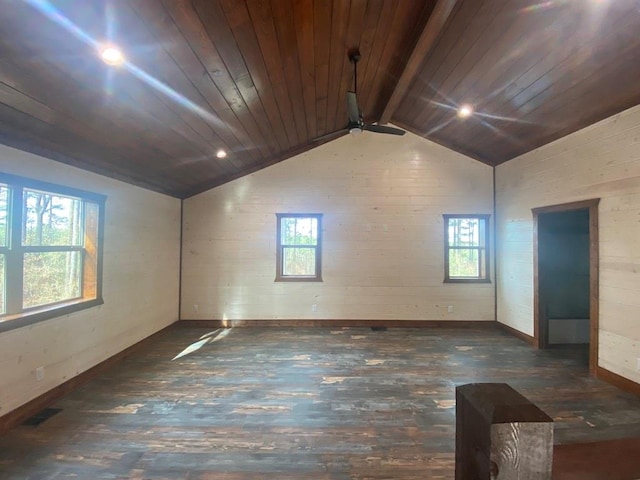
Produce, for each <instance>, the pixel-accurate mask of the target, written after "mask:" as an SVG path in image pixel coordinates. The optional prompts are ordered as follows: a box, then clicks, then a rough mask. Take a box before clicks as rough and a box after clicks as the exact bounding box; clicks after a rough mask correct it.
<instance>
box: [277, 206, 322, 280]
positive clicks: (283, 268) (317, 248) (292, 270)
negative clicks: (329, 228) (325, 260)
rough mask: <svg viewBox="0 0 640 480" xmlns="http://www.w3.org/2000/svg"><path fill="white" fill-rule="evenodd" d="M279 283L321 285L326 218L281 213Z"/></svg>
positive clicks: (278, 214)
mask: <svg viewBox="0 0 640 480" xmlns="http://www.w3.org/2000/svg"><path fill="white" fill-rule="evenodd" d="M276 219H277V225H278V226H277V242H276V243H277V252H276V258H277V259H276V281H277V282H286V281H293V282H296V281H297V282H304V281H307V282H321V281H322V275H321V265H322V262H321V259H322V250H321V239H320V232H321V229H322V226H321V225H322V215H321V214H317V213H314V214H311V213H277V214H276Z"/></svg>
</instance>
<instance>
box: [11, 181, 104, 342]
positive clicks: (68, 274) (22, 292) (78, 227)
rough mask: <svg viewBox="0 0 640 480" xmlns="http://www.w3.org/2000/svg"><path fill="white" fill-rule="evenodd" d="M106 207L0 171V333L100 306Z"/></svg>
mask: <svg viewBox="0 0 640 480" xmlns="http://www.w3.org/2000/svg"><path fill="white" fill-rule="evenodd" d="M104 203H105V197H104V196H102V195H98V194H93V193H89V192H85V191H81V190H77V189H72V188H68V187H63V186H59V185H53V184H49V183H44V182H39V181H35V180H30V179H27V178H23V177H17V176H14V175H7V174H1V173H0V330H4V329H7V328H14V327H17V326H21V325H24V324H28V323H33V322H35V321H40V320H44V319H46V318H51V317H54V316H59V315H62V314H65V313H70V312H73V311H76V310H80V309H82V308H87V307H90V306H94V305H98V304H100V303H102V299H101V282H100V273H101V264H102V259H101V256H102V242H101V238H102V232H101V230H102V224H103V212H104Z"/></svg>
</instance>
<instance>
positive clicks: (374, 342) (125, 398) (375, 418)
mask: <svg viewBox="0 0 640 480" xmlns="http://www.w3.org/2000/svg"><path fill="white" fill-rule="evenodd" d="M218 333H219V332H217V333H215V332H208V331H207V330H203V329H198V328H179V327H176V328H173V329H172V330H170V332H169V334H167V335H165V336H163V337H160V338H158V339H157V341H154V342H153V343H152V344H150V345H148V346H147V347H145V348H144V349H143V350H141V351H140V352H139V353H137V354H135V355H134V356H133V357H131V358H128V359H126V360H124V361H123V362H121V363H119V364H118V366H117V368H114V369H113V370H112V371H111V372H110V373H109V374H108V375H102V376H100V377H98V378H96V379H95V380H93V381H91V382H90V383H89V384H87V385H86V386H84V387H83V388H81V389H79V390H77V391H75V392H74V393H72V394H71V395H69V396H67V397H66V398H64V399H62V400H60V401H58V402H57V403H56V404H54V405H52V406H53V407H55V408H60V409H61V411H60V412H59V413H58V414H56V415H54V416H53V417H52V418H50V419H49V420H47V421H45V422H44V423H42V424H40V425H39V426H37V427H33V426H20V427H17V428H15V429H13V430H11V431H10V432H8V433H7V434H5V435H4V436H2V437H0V478H3V479H5V478H6V479H48V478H56V479H57V478H80V479H115V478H118V479H123V478H132V479H188V480H196V479H198V480H205V479H216V480H240V479H248V478H264V479H278V480H290V479H291V480H292V479H305V480H313V479H350V480H353V479H383V478H385V479H391V478H396V479H436V478H446V479H451V478H453V472H454V443H455V441H454V435H455V431H454V428H455V405H454V398H455V391H454V389H455V386H456V385H459V384H464V383H471V382H485V381H486V382H507V383H509V384H511V385H512V386H513V387H514V388H516V389H517V390H518V391H520V392H521V393H522V394H523V395H525V396H526V397H528V398H529V399H531V400H532V401H533V402H534V403H536V404H537V405H538V406H539V407H540V408H542V409H543V410H544V411H546V412H547V413H548V414H549V415H550V416H551V417H553V418H554V420H555V421H556V424H555V435H556V443H570V442H574V441H600V440H606V439H610V438H617V437H625V436H634V435H636V436H640V399H638V398H637V397H635V396H633V395H629V394H626V393H624V392H622V391H620V390H618V389H616V388H615V387H613V386H610V385H608V384H605V383H603V382H601V381H599V380H596V379H593V378H591V377H589V376H588V372H587V367H586V359H585V358H584V355H583V354H582V353H581V352H580V351H578V350H554V351H536V350H533V349H532V348H531V347H529V346H528V345H526V344H524V343H523V342H521V341H520V340H518V339H516V338H513V337H511V336H508V335H507V334H505V333H502V332H501V331H498V330H494V329H490V328H484V329H447V328H442V329H431V330H430V329H401V328H398V329H389V330H387V331H382V332H374V331H371V329H366V328H351V329H328V328H327V329H324V328H316V329H302V328H297V329H280V328H245V329H243V328H239V329H232V330H225V331H224V334H226V335H223V336H217V335H218ZM214 339H215V341H212V340H214ZM190 345H191V350H193V351H191V352H190V353H186V354H185V355H184V356H182V357H180V358H177V359H174V357H175V356H176V355H178V354H180V352H183V350H184V349H185V348H187V347H189V346H190ZM198 347H199V348H198Z"/></svg>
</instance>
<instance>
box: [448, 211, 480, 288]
mask: <svg viewBox="0 0 640 480" xmlns="http://www.w3.org/2000/svg"><path fill="white" fill-rule="evenodd" d="M444 229H445V231H444V237H445V249H444V255H445V259H444V260H445V278H444V281H445V282H451V283H456V282H457V283H464V282H467V283H469V282H476V283H481V282H489V281H490V277H489V215H444Z"/></svg>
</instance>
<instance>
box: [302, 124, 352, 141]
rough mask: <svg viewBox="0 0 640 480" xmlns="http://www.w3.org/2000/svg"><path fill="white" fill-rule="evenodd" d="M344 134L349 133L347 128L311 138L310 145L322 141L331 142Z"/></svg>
mask: <svg viewBox="0 0 640 480" xmlns="http://www.w3.org/2000/svg"><path fill="white" fill-rule="evenodd" d="M346 133H349V129H348V128H341V129H340V130H335V131H333V132H329V133H325V134H324V135H320V136H319V137H316V138H312V139H311V143H316V142H322V141H324V140H331V139H335V138H338V137H340V136H342V135H344V134H346Z"/></svg>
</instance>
